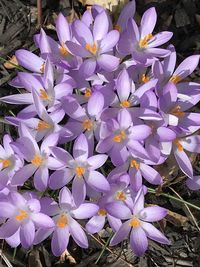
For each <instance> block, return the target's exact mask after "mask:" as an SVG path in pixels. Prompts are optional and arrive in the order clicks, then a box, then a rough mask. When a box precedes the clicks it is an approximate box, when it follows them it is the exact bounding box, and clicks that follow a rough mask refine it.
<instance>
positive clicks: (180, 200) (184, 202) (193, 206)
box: [148, 188, 200, 210]
mask: <svg viewBox="0 0 200 267" xmlns="http://www.w3.org/2000/svg"><path fill="white" fill-rule="evenodd" d="M148 192H149V193H151V194H158V195H159V196H163V197H167V198H169V199H173V200H175V201H177V202H180V203H183V204H186V205H188V206H190V207H192V208H194V209H196V210H200V207H199V206H196V205H195V204H192V203H190V202H187V201H185V200H184V199H180V198H177V197H175V196H172V195H170V194H166V193H158V192H156V190H155V189H153V188H148Z"/></svg>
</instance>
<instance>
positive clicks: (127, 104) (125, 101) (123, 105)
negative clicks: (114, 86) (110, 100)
mask: <svg viewBox="0 0 200 267" xmlns="http://www.w3.org/2000/svg"><path fill="white" fill-rule="evenodd" d="M130 106H131V103H130V102H129V101H128V100H124V101H122V102H121V104H120V107H122V108H130Z"/></svg>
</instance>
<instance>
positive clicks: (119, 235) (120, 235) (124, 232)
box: [110, 221, 131, 246]
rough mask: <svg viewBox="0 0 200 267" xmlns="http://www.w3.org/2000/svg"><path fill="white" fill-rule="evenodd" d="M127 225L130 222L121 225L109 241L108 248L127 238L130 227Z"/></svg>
mask: <svg viewBox="0 0 200 267" xmlns="http://www.w3.org/2000/svg"><path fill="white" fill-rule="evenodd" d="M129 224H130V221H127V222H125V223H123V224H122V225H121V227H120V228H119V230H118V231H117V232H116V233H115V234H114V236H113V237H112V239H111V241H110V246H115V245H117V244H119V243H120V242H122V241H123V240H124V239H126V238H127V236H128V234H129V233H130V230H131V226H130V225H129Z"/></svg>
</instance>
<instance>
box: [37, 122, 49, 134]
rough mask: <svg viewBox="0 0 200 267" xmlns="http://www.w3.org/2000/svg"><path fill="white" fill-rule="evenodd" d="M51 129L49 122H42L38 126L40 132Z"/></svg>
mask: <svg viewBox="0 0 200 267" xmlns="http://www.w3.org/2000/svg"><path fill="white" fill-rule="evenodd" d="M50 128H51V125H50V124H48V123H47V122H45V121H41V120H40V121H39V122H38V126H37V130H38V131H41V130H45V129H50Z"/></svg>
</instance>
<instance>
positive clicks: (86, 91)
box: [84, 88, 92, 98]
mask: <svg viewBox="0 0 200 267" xmlns="http://www.w3.org/2000/svg"><path fill="white" fill-rule="evenodd" d="M91 95H92V91H91V89H90V88H86V89H85V92H84V96H85V97H87V98H89V97H91Z"/></svg>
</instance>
